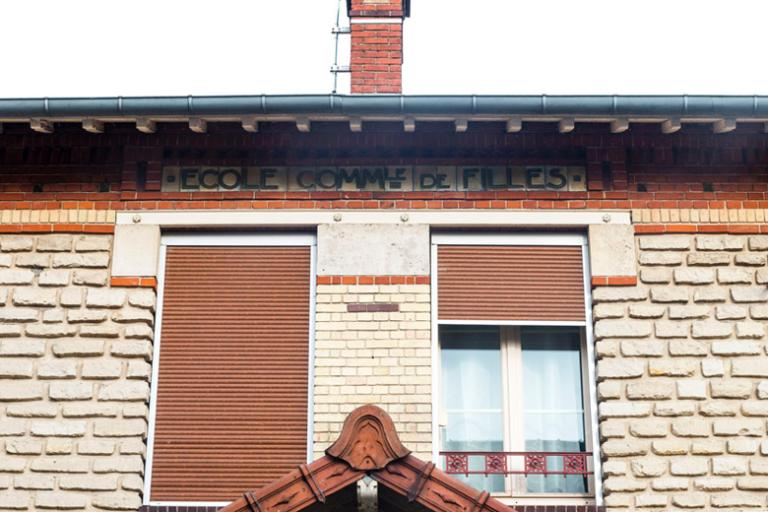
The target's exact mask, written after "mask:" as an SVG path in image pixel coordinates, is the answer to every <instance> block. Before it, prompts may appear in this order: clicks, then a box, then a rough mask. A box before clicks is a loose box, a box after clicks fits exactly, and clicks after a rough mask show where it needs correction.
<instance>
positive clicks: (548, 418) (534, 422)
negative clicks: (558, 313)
mask: <svg viewBox="0 0 768 512" xmlns="http://www.w3.org/2000/svg"><path fill="white" fill-rule="evenodd" d="M520 342H521V352H522V366H523V383H522V388H521V389H520V391H521V392H522V397H523V399H522V402H523V418H522V419H523V437H524V442H525V446H524V450H525V451H527V452H583V451H585V450H586V436H585V433H584V397H583V390H582V385H581V383H582V374H581V351H580V348H581V336H580V333H579V331H578V330H575V329H572V328H571V329H569V328H558V329H553V328H525V327H524V328H522V329H521V333H520ZM513 421H514V420H513ZM547 466H548V468H549V469H553V470H559V471H562V469H563V466H562V457H549V458H548V460H547ZM526 490H527V491H528V492H532V493H541V492H545V493H550V492H568V493H584V492H586V491H587V488H586V482H585V480H584V478H583V477H582V476H580V475H567V476H563V475H547V476H544V475H529V476H528V477H526Z"/></svg>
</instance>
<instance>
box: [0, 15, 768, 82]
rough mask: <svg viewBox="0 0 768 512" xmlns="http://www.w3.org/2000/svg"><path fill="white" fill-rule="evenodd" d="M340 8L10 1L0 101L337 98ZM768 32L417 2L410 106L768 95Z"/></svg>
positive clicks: (760, 18)
mask: <svg viewBox="0 0 768 512" xmlns="http://www.w3.org/2000/svg"><path fill="white" fill-rule="evenodd" d="M342 3H343V2H342ZM337 4H338V0H216V1H212V0H209V1H205V2H203V1H196V0H183V1H182V0H179V1H177V0H132V1H130V2H127V1H117V0H111V1H104V0H66V1H62V0H3V1H2V3H1V4H0V19H1V20H2V41H3V47H2V50H1V53H0V55H2V60H1V61H0V62H2V67H1V68H0V97H37V96H115V95H123V96H134V95H155V96H159V95H186V94H195V95H205V94H261V93H272V94H274V93H329V92H331V89H332V84H333V80H332V77H331V74H330V73H329V68H330V66H331V64H332V63H333V53H334V52H333V49H334V46H333V37H332V36H331V31H330V29H331V27H332V26H333V25H334V23H335V18H336V8H337ZM345 14H346V13H345V12H342V25H347V24H348V20H347V19H346V15H345ZM767 23H768V1H765V0H730V1H725V0H717V1H715V0H641V1H637V0H578V1H574V0H550V1H547V0H412V12H411V17H410V18H409V19H407V20H406V22H405V67H404V91H403V92H404V93H406V94H426V93H432V94H448V93H465V94H469V93H476V94H490V93H494V94H499V93H501V94H542V93H544V94H665V93H666V94H768V65H767V64H766V60H767V59H766V46H768V44H767V43H768V40H767V39H766V34H767V33H768V32H767V31H766V26H767ZM347 38H348V36H347ZM348 48H349V46H348V42H347V41H343V42H342V46H341V50H340V64H347V63H348V59H349V55H348V52H349V49H348ZM346 78H347V80H341V82H340V86H339V92H340V93H346V92H349V85H348V77H346Z"/></svg>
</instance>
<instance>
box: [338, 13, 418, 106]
mask: <svg viewBox="0 0 768 512" xmlns="http://www.w3.org/2000/svg"><path fill="white" fill-rule="evenodd" d="M410 4H411V2H410V0H347V12H348V13H349V19H350V24H351V30H352V56H351V59H350V72H351V75H352V76H351V80H352V88H351V90H352V94H401V93H402V92H403V20H404V19H405V18H406V17H408V16H409V14H410V12H409V11H410Z"/></svg>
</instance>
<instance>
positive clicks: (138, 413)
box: [0, 234, 155, 510]
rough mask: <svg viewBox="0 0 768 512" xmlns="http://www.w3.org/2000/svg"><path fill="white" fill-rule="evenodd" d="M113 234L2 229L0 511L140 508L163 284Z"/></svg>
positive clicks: (0, 266)
mask: <svg viewBox="0 0 768 512" xmlns="http://www.w3.org/2000/svg"><path fill="white" fill-rule="evenodd" d="M111 249H112V236H111V235H90V234H40V235H2V236H0V306H2V307H0V509H15V510H30V509H44V508H45V509H67V510H84V509H85V510H96V509H99V510H100V509H110V510H136V509H137V508H138V507H139V506H140V504H141V499H140V495H141V490H142V487H143V483H144V482H143V477H142V474H143V471H144V455H145V441H144V438H145V436H146V432H147V415H148V409H147V401H148V399H149V379H150V374H151V367H150V359H151V356H152V326H153V323H154V307H155V292H154V290H152V289H139V288H136V289H126V288H110V287H108V282H109V271H108V267H109V263H110V254H111Z"/></svg>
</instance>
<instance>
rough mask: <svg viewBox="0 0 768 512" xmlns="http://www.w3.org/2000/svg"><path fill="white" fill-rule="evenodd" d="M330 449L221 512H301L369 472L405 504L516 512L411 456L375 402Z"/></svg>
mask: <svg viewBox="0 0 768 512" xmlns="http://www.w3.org/2000/svg"><path fill="white" fill-rule="evenodd" d="M325 453H326V455H325V456H324V457H322V458H320V459H318V460H316V461H314V462H313V463H311V464H302V465H300V466H299V467H298V468H296V469H294V470H293V471H291V472H290V473H288V474H287V475H285V476H284V477H282V478H280V479H279V480H276V481H275V482H273V483H271V484H268V485H266V486H264V487H262V488H261V489H259V490H255V491H249V492H246V493H245V494H244V495H243V497H241V498H240V499H238V500H236V501H234V502H232V503H231V504H229V505H227V506H226V507H224V508H222V509H220V512H297V511H299V510H303V509H305V508H307V507H310V506H311V505H315V504H325V503H327V502H330V501H332V499H333V495H334V494H336V493H338V492H339V491H342V490H343V489H347V488H349V486H351V485H352V484H354V483H356V482H357V481H358V480H361V479H362V478H363V477H365V476H366V475H368V476H370V477H371V478H372V479H374V480H376V481H377V482H378V483H379V486H380V488H381V487H382V486H383V487H385V488H387V489H388V490H389V491H392V492H393V493H395V494H397V495H399V496H401V497H402V498H403V501H404V503H414V502H415V503H418V504H420V505H422V506H424V507H426V508H427V509H429V510H434V511H436V512H484V511H487V512H515V509H513V508H510V507H508V506H506V505H504V504H503V503H501V502H500V501H498V500H496V499H494V498H491V497H490V495H489V494H488V493H487V492H485V491H478V490H477V489H474V488H472V487H470V486H468V485H466V484H463V483H461V482H459V481H458V480H456V479H454V478H452V477H450V476H448V475H447V474H445V473H444V472H442V471H441V470H439V469H437V468H436V467H435V465H434V464H433V463H431V462H424V461H422V460H420V459H418V458H416V457H414V456H413V455H410V453H411V452H410V450H408V449H407V448H406V447H405V446H403V444H402V443H401V442H400V439H399V438H398V437H397V432H396V431H395V425H394V423H393V422H392V419H391V418H390V417H389V415H388V414H387V413H386V412H384V411H383V410H382V409H380V408H379V407H376V406H375V405H364V406H362V407H359V408H357V409H355V410H354V411H352V412H351V413H350V414H349V416H348V417H347V419H346V420H345V421H344V427H343V429H342V432H341V434H340V435H339V438H338V439H337V440H336V442H335V443H333V445H331V446H330V447H329V448H328V449H327V450H326V451H325Z"/></svg>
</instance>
